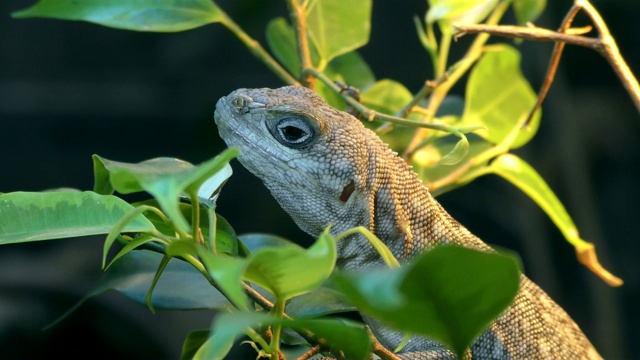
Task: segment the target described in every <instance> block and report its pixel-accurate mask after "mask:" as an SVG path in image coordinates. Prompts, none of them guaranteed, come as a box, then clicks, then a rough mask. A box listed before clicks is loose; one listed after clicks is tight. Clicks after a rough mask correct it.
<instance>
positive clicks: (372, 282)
mask: <svg viewBox="0 0 640 360" xmlns="http://www.w3.org/2000/svg"><path fill="white" fill-rule="evenodd" d="M519 282H520V272H519V270H518V262H517V261H516V260H515V259H514V258H513V257H510V256H505V255H500V254H496V253H485V252H480V251H476V250H472V249H467V248H462V247H455V246H440V247H436V248H434V249H433V250H431V251H428V252H426V253H424V254H422V255H420V256H419V257H418V258H417V259H415V261H413V262H412V263H410V264H409V265H408V266H406V267H402V268H399V269H384V270H383V269H380V270H376V271H368V272H366V273H356V274H347V273H340V274H337V275H336V276H334V277H333V278H332V282H331V284H332V285H333V286H334V287H335V288H336V289H338V290H339V291H341V292H342V293H343V294H344V295H345V296H346V297H347V298H348V299H349V301H351V302H352V303H353V304H354V305H356V306H357V307H358V308H360V309H361V310H362V311H363V312H364V313H365V314H367V315H370V316H374V317H376V318H378V319H380V320H381V321H382V322H383V323H385V324H387V325H388V326H391V327H392V328H395V329H398V330H402V331H406V332H409V333H413V334H419V335H424V336H428V337H431V338H433V339H436V340H438V341H440V342H442V343H443V344H445V345H447V346H448V347H450V348H451V349H452V350H453V351H455V352H456V353H457V354H459V355H462V354H463V353H464V351H465V350H466V349H467V348H468V347H469V346H470V345H471V344H472V343H473V341H474V340H475V339H476V338H477V336H479V335H480V334H481V333H482V332H483V331H484V330H485V329H486V328H487V327H488V326H489V325H490V324H491V322H492V321H493V320H495V319H496V318H497V317H498V316H499V315H500V314H501V313H502V312H503V311H504V310H505V309H506V308H507V307H508V306H509V305H510V304H511V302H512V301H513V299H514V298H515V295H516V294H517V292H518V287H519ZM416 319H420V321H416Z"/></svg>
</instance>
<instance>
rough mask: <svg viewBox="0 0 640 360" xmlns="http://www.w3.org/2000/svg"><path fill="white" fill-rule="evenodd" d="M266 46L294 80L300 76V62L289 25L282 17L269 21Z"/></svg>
mask: <svg viewBox="0 0 640 360" xmlns="http://www.w3.org/2000/svg"><path fill="white" fill-rule="evenodd" d="M266 38H267V44H268V45H269V48H270V49H271V52H272V53H273V55H274V56H275V57H276V58H277V59H278V60H279V61H280V63H282V65H283V66H284V67H285V68H286V69H287V70H289V72H290V73H291V74H293V76H295V77H296V78H297V77H298V76H300V60H299V59H298V51H297V50H296V39H295V35H294V33H293V29H292V28H291V25H289V23H288V22H287V20H286V19H285V18H283V17H277V18H275V19H271V21H269V23H268V24H267V30H266Z"/></svg>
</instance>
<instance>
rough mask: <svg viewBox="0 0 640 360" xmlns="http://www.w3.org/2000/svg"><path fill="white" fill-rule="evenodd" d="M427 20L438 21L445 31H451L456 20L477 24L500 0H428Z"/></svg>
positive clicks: (430, 22) (429, 21) (429, 22)
mask: <svg viewBox="0 0 640 360" xmlns="http://www.w3.org/2000/svg"><path fill="white" fill-rule="evenodd" d="M428 2H429V10H428V11H427V16H426V22H427V24H433V23H435V22H438V23H439V24H440V27H441V29H442V31H443V32H451V31H453V28H452V26H451V24H452V23H454V22H459V23H461V24H469V25H470V24H477V23H479V22H481V21H482V20H484V19H485V18H486V17H487V15H489V13H491V11H492V10H493V9H494V8H495V7H496V5H498V0H428Z"/></svg>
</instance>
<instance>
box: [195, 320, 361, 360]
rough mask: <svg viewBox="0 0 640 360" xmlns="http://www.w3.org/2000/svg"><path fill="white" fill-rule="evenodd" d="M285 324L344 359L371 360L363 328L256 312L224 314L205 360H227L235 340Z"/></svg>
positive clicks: (338, 321) (213, 335) (217, 323)
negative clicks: (318, 340) (339, 352)
mask: <svg viewBox="0 0 640 360" xmlns="http://www.w3.org/2000/svg"><path fill="white" fill-rule="evenodd" d="M276 324H282V325H283V326H285V327H289V328H294V329H306V330H309V331H311V332H313V333H314V334H315V335H316V336H317V337H318V338H321V339H325V340H326V342H327V343H328V344H332V345H334V346H336V347H337V348H339V349H341V350H342V351H344V354H345V358H347V359H353V360H360V359H362V360H365V359H368V358H369V357H368V356H369V354H370V352H371V341H370V340H369V336H368V334H367V332H366V331H365V330H364V329H363V328H362V325H361V324H354V323H352V322H350V321H347V320H340V319H296V320H288V319H284V320H283V319H278V318H277V317H275V316H273V315H270V314H264V313H257V312H233V313H226V314H221V315H219V316H218V317H216V319H215V320H214V322H213V326H212V329H211V333H210V336H211V337H210V343H209V344H208V345H205V346H206V350H207V352H206V353H205V354H203V356H202V358H203V359H214V360H216V359H224V357H225V356H226V355H227V353H228V352H229V350H230V349H231V346H232V345H233V343H234V341H235V339H236V338H237V337H238V336H240V335H242V334H245V333H246V332H247V329H249V328H253V329H256V328H257V327H258V326H261V327H266V326H273V325H276Z"/></svg>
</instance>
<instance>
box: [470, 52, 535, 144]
mask: <svg viewBox="0 0 640 360" xmlns="http://www.w3.org/2000/svg"><path fill="white" fill-rule="evenodd" d="M466 99H467V101H466V103H465V109H464V114H463V116H462V123H461V124H460V126H469V125H483V126H486V127H487V129H489V131H488V132H481V133H480V135H481V136H483V137H484V138H485V139H487V140H488V141H490V142H492V143H494V144H495V143H500V142H501V141H503V140H504V139H505V138H506V137H507V136H508V135H509V134H510V133H511V131H512V130H513V129H514V128H515V127H516V126H519V127H521V126H522V123H523V121H524V119H526V117H527V116H528V115H529V112H530V111H531V109H532V108H533V105H534V104H535V102H536V99H537V96H536V94H535V92H534V91H533V90H532V89H531V85H529V83H528V82H527V80H526V79H525V78H524V77H523V76H522V73H521V71H520V53H519V52H518V51H517V50H516V49H514V48H513V47H511V46H507V45H504V46H503V49H502V50H501V51H498V52H488V53H486V54H485V55H484V56H483V57H482V58H481V59H480V61H478V63H477V64H476V66H475V67H474V68H473V70H472V71H471V74H470V76H469V81H468V82H467V90H466ZM539 124H540V112H539V111H538V112H537V113H536V115H535V116H534V117H533V119H532V120H531V122H530V124H529V126H528V127H523V128H521V129H520V131H519V133H518V135H517V136H516V138H515V140H514V141H513V143H511V146H510V147H511V148H517V147H520V146H522V145H524V144H526V143H527V142H528V141H529V140H531V138H532V137H533V136H534V135H535V133H536V131H537V130H538V126H539Z"/></svg>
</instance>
